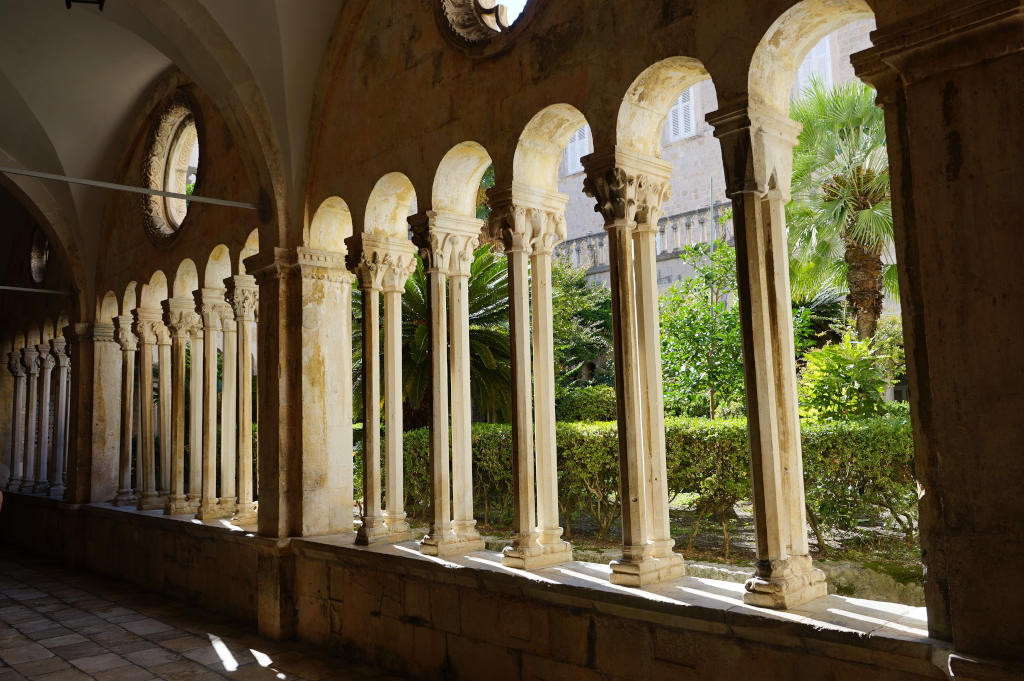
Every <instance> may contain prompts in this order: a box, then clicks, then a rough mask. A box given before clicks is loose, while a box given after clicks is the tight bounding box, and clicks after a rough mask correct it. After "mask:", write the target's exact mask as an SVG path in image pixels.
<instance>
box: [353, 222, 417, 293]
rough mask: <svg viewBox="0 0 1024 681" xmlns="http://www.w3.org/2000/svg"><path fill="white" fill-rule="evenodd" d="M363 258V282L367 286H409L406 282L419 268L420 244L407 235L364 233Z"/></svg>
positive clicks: (397, 288)
mask: <svg viewBox="0 0 1024 681" xmlns="http://www.w3.org/2000/svg"><path fill="white" fill-rule="evenodd" d="M362 246H363V252H362V258H361V259H360V261H359V285H360V287H361V288H363V289H364V290H377V291H382V290H383V291H398V292H399V293H400V292H402V291H404V290H405V282H406V280H407V279H408V278H409V275H411V274H412V273H413V272H414V271H415V270H416V246H414V245H413V243H412V242H411V241H409V239H407V238H398V237H393V236H387V235H382V234H365V233H364V234H363V236H362Z"/></svg>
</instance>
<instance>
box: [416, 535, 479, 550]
mask: <svg viewBox="0 0 1024 681" xmlns="http://www.w3.org/2000/svg"><path fill="white" fill-rule="evenodd" d="M473 534H475V535H476V537H472V536H468V535H464V536H459V535H458V534H456V533H454V532H445V533H444V534H441V535H434V536H431V535H429V534H428V535H427V536H426V537H424V538H423V541H421V542H420V553H422V554H423V555H425V556H451V555H455V554H460V553H472V552H474V551H483V550H484V540H483V539H481V538H480V534H479V533H477V532H476V531H475V530H474V531H473Z"/></svg>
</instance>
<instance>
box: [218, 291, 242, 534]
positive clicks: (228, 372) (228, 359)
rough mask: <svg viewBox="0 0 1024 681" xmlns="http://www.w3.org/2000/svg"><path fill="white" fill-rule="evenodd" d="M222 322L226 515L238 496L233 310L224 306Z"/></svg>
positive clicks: (222, 479) (222, 453) (222, 498)
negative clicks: (236, 478)
mask: <svg viewBox="0 0 1024 681" xmlns="http://www.w3.org/2000/svg"><path fill="white" fill-rule="evenodd" d="M221 324H222V325H223V327H224V330H223V334H224V350H223V356H222V367H223V369H222V376H223V378H222V383H221V385H222V390H221V419H220V507H221V510H222V512H223V513H224V514H225V515H228V516H232V515H234V514H235V507H236V506H237V504H238V496H237V492H236V487H235V470H236V464H237V461H236V459H235V457H236V450H235V444H236V443H235V438H236V432H237V427H238V424H237V421H236V420H235V415H236V413H237V412H236V410H237V408H238V405H237V404H236V400H237V399H238V395H237V392H236V386H237V378H238V338H237V336H238V334H237V333H236V329H237V326H236V324H235V319H234V313H233V311H232V310H231V308H230V307H228V306H225V307H224V316H223V318H222V321H221Z"/></svg>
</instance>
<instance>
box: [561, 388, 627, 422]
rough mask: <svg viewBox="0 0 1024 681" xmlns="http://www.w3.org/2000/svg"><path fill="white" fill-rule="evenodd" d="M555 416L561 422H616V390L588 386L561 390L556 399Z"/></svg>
mask: <svg viewBox="0 0 1024 681" xmlns="http://www.w3.org/2000/svg"><path fill="white" fill-rule="evenodd" d="M555 414H557V417H558V420H559V421H614V420H615V419H616V415H615V388H614V387H613V386H610V385H588V386H584V387H582V388H566V389H565V390H561V391H559V393H558V396H557V397H556V398H555Z"/></svg>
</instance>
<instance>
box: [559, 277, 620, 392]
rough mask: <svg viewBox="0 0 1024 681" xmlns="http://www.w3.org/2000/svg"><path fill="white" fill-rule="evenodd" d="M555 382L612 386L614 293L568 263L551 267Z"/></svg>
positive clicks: (564, 385)
mask: <svg viewBox="0 0 1024 681" xmlns="http://www.w3.org/2000/svg"><path fill="white" fill-rule="evenodd" d="M551 304H552V311H553V317H554V323H553V330H554V340H555V380H556V381H557V382H558V385H559V387H566V386H570V385H579V384H582V383H588V382H598V383H611V382H612V381H613V380H614V374H613V372H614V369H613V368H612V367H611V366H610V365H611V362H610V361H609V359H610V357H611V351H612V293H611V290H610V289H609V288H608V287H607V286H603V285H601V284H598V283H594V282H591V281H588V280H587V271H586V269H584V268H582V267H576V266H574V265H573V264H572V263H571V262H570V261H569V260H568V259H565V258H555V259H554V261H553V262H552V264H551Z"/></svg>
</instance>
